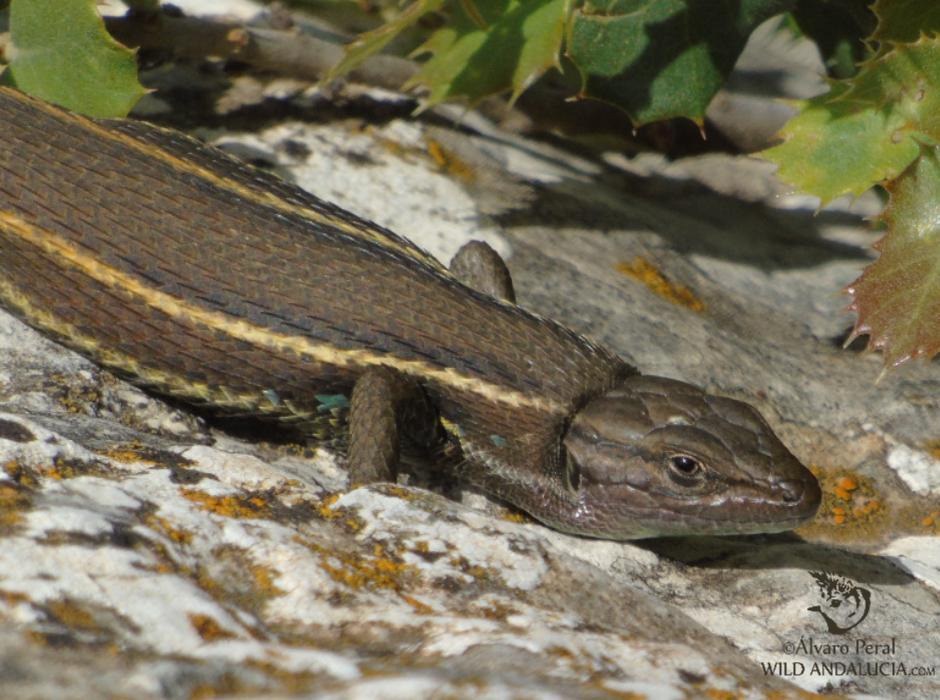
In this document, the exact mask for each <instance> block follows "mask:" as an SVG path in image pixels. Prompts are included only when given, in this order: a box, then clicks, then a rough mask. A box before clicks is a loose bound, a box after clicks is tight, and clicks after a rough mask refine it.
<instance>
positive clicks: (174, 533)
mask: <svg viewBox="0 0 940 700" xmlns="http://www.w3.org/2000/svg"><path fill="white" fill-rule="evenodd" d="M144 524H145V525H147V527H149V528H150V529H152V530H156V531H157V532H160V533H162V534H164V535H166V536H167V537H168V538H170V539H171V540H173V542H176V543H177V544H182V545H188V544H190V543H191V542H192V541H193V533H191V532H189V531H188V530H184V529H182V528H179V527H176V526H175V525H173V524H172V523H171V522H170V521H169V520H167V519H166V518H161V517H160V516H159V515H155V514H153V513H150V514H148V515H147V516H146V517H145V518H144Z"/></svg>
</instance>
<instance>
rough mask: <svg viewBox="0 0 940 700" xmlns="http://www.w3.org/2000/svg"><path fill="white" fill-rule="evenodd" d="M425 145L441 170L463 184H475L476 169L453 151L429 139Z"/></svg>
mask: <svg viewBox="0 0 940 700" xmlns="http://www.w3.org/2000/svg"><path fill="white" fill-rule="evenodd" d="M425 144H426V146H427V152H428V155H429V156H431V160H433V161H434V164H435V165H437V167H438V168H439V169H440V170H442V171H444V172H445V173H447V174H449V175H453V176H454V177H456V178H457V179H458V180H461V181H463V182H474V181H475V180H476V179H477V171H476V169H475V168H474V167H473V166H472V165H470V164H469V163H467V162H466V161H464V160H463V159H462V158H460V157H459V156H457V154H455V153H454V152H453V151H451V150H449V149H447V148H445V147H444V146H443V145H442V144H441V143H440V142H439V141H436V140H434V139H431V138H429V139H427V140H426V141H425Z"/></svg>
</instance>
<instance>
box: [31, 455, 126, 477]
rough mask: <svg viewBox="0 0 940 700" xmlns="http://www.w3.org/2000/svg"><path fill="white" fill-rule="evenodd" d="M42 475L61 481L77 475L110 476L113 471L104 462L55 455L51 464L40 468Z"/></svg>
mask: <svg viewBox="0 0 940 700" xmlns="http://www.w3.org/2000/svg"><path fill="white" fill-rule="evenodd" d="M41 471H42V474H43V476H47V477H49V478H50V479H55V480H56V481H61V480H63V479H74V478H75V477H78V476H91V475H96V476H112V475H113V474H114V471H113V470H112V469H111V468H110V467H109V466H108V465H107V464H105V463H104V462H100V461H97V460H88V461H86V460H81V459H72V458H68V457H62V456H61V455H59V456H56V457H55V458H54V459H53V460H52V464H51V465H49V466H48V467H45V468H42V470H41Z"/></svg>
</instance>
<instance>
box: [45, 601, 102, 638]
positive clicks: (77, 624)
mask: <svg viewBox="0 0 940 700" xmlns="http://www.w3.org/2000/svg"><path fill="white" fill-rule="evenodd" d="M45 608H46V610H48V611H49V613H50V614H51V615H52V616H53V617H55V619H56V621H57V622H59V623H61V624H63V625H65V626H66V627H70V628H72V629H76V630H86V631H87V630H99V629H101V625H99V624H98V622H97V621H96V620H95V618H94V616H93V615H92V614H91V613H90V612H89V611H88V610H86V609H85V608H84V607H83V606H82V605H80V604H79V603H78V602H76V601H74V600H70V599H68V598H66V599H64V600H53V601H51V602H49V603H47V604H46V605H45Z"/></svg>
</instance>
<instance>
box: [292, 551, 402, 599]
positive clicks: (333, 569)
mask: <svg viewBox="0 0 940 700" xmlns="http://www.w3.org/2000/svg"><path fill="white" fill-rule="evenodd" d="M301 542H302V544H304V546H306V547H308V548H309V549H311V550H313V551H315V552H316V553H317V554H319V555H320V568H322V569H323V570H324V571H325V572H326V573H327V574H329V576H330V578H332V579H333V580H334V581H336V582H337V583H341V584H343V585H345V586H348V587H349V588H353V589H356V590H359V589H362V588H370V589H379V588H386V589H392V590H395V591H401V590H402V587H403V585H404V583H405V582H406V581H408V580H410V579H413V578H415V577H417V575H418V571H417V569H416V568H415V567H414V566H411V565H410V564H405V563H404V562H402V561H399V560H398V559H393V558H392V557H391V556H390V555H388V554H386V552H385V549H384V547H382V546H381V545H376V546H374V547H373V549H372V556H371V557H367V556H363V555H360V554H356V553H353V552H340V551H336V550H331V549H327V548H325V547H323V546H322V545H320V544H318V543H316V542H313V541H310V540H303V541H301Z"/></svg>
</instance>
